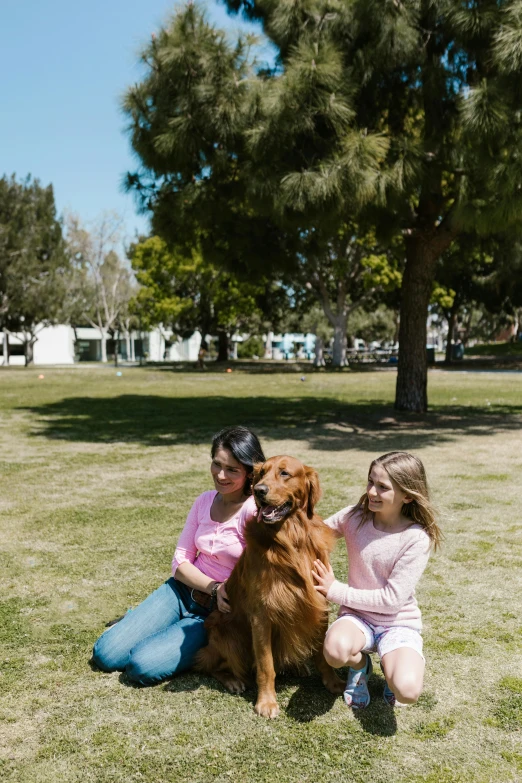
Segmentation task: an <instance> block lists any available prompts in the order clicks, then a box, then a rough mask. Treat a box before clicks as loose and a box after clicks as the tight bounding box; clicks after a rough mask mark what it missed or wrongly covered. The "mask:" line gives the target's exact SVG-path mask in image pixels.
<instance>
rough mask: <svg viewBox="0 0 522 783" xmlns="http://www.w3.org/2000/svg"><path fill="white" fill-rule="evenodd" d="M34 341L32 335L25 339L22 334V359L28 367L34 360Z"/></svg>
mask: <svg viewBox="0 0 522 783" xmlns="http://www.w3.org/2000/svg"><path fill="white" fill-rule="evenodd" d="M34 343H35V341H34V340H33V339H32V337H29V339H27V338H26V337H25V336H24V359H25V366H26V367H29V365H30V364H32V363H33V362H34Z"/></svg>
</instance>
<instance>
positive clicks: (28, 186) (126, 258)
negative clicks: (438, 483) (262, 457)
mask: <svg viewBox="0 0 522 783" xmlns="http://www.w3.org/2000/svg"><path fill="white" fill-rule="evenodd" d="M296 253H297V255H296V259H295V265H293V266H291V267H289V268H288V269H287V268H286V267H285V266H283V267H282V268H281V267H278V265H275V266H274V265H272V264H271V263H270V260H269V259H268V260H267V263H266V266H265V269H264V271H263V273H262V274H259V273H258V272H257V271H256V272H255V273H251V274H249V273H248V271H247V270H245V269H244V268H243V267H242V266H241V265H238V266H237V268H236V270H235V271H234V266H233V265H232V266H231V265H225V264H223V263H220V261H219V258H218V257H217V256H213V255H212V254H211V253H209V251H208V249H207V244H206V242H205V241H204V238H203V237H201V236H199V237H197V238H196V242H195V244H194V245H193V246H190V245H189V244H188V243H187V242H185V241H183V242H175V241H172V240H171V241H167V240H165V239H163V238H160V237H159V236H157V235H152V236H149V237H141V238H139V239H136V240H135V241H134V242H132V243H130V244H128V245H127V246H126V247H124V244H123V237H122V225H121V219H120V218H119V217H118V216H117V215H116V214H112V213H105V214H102V215H101V216H100V218H99V219H98V220H97V221H95V222H94V224H91V225H90V226H88V227H87V226H86V225H83V224H82V223H81V221H80V219H79V218H78V217H77V216H75V215H67V216H66V217H65V218H64V219H62V218H59V217H58V216H57V214H56V207H55V203H54V195H53V190H52V186H50V185H49V186H45V187H44V186H42V185H41V184H40V183H39V182H38V180H33V179H31V178H26V179H25V180H17V179H16V178H15V177H14V176H11V177H7V176H4V177H3V178H2V179H0V331H2V332H3V334H4V340H3V361H4V363H5V364H6V363H8V362H9V340H8V335H9V334H10V333H11V334H16V335H17V336H18V337H19V338H21V339H22V344H23V348H24V354H25V359H26V364H29V363H31V361H32V359H33V349H34V345H35V342H36V341H37V339H38V334H39V331H40V330H41V329H42V328H43V327H45V326H49V325H52V324H58V323H64V324H70V325H71V326H72V327H73V328H74V329H75V332H76V328H77V327H78V326H81V325H88V326H92V327H95V328H96V329H98V330H99V333H100V335H101V353H102V360H103V361H107V341H108V340H109V339H113V340H118V339H125V340H126V341H127V344H129V343H130V333H131V331H132V330H134V329H143V330H147V329H150V328H153V327H155V326H160V327H162V328H163V329H164V330H166V331H168V332H169V333H170V332H172V333H173V334H174V335H176V336H178V337H180V338H184V337H189V336H190V335H192V334H193V333H194V331H196V330H198V331H199V332H200V334H201V335H202V336H203V340H204V343H203V347H205V348H207V350H209V349H210V347H211V346H209V345H207V344H206V343H205V340H206V338H207V336H209V335H210V336H213V337H214V338H215V341H216V356H217V358H218V359H219V360H222V361H226V360H227V359H228V357H229V355H230V348H231V339H232V337H233V336H234V335H236V334H238V333H239V334H241V335H243V336H245V337H249V339H248V340H245V342H244V345H243V346H242V348H241V351H240V353H241V355H242V356H243V357H248V356H252V355H257V356H262V355H264V354H265V352H266V350H267V346H263V342H262V340H263V338H264V337H265V336H267V335H269V334H271V333H273V332H279V331H283V332H298V333H299V332H305V333H309V332H312V333H314V334H315V336H316V357H315V360H316V363H317V364H318V365H322V364H324V357H325V349H326V347H328V346H331V350H330V351H329V353H330V361H331V362H332V364H333V365H334V366H342V365H343V364H345V363H346V349H347V346H350V345H352V344H353V341H354V340H355V339H356V338H362V339H363V340H365V342H367V343H369V342H371V341H387V342H390V343H396V342H397V339H398V333H399V314H400V297H401V282H402V275H403V272H404V259H403V258H402V257H401V246H400V244H399V245H398V246H397V245H394V244H393V243H391V244H388V245H384V244H381V243H380V242H379V241H378V240H377V238H376V235H375V233H374V232H373V231H371V230H370V229H368V228H367V227H366V228H364V230H363V228H362V227H361V226H360V225H358V224H356V223H354V222H349V223H345V224H344V225H343V226H341V227H340V228H339V230H338V231H337V234H336V235H335V236H333V237H331V238H330V240H329V241H328V242H327V241H323V239H322V238H321V237H320V236H317V232H315V235H314V232H311V233H309V234H307V235H305V234H303V235H301V236H300V237H299V244H298V246H296ZM521 281H522V243H521V242H520V240H519V239H518V237H517V235H516V234H515V233H513V234H510V233H509V232H505V233H504V234H503V235H498V236H497V235H492V236H490V237H488V238H486V239H482V238H481V239H478V238H477V237H476V236H475V235H473V234H472V235H463V236H462V237H460V238H459V240H458V241H456V242H455V243H453V245H452V246H451V247H450V248H449V249H448V250H447V251H446V252H445V253H444V254H443V255H442V256H441V258H440V259H439V260H438V263H437V268H436V273H435V279H434V282H433V286H432V293H431V312H432V315H433V316H434V317H438V318H439V320H441V321H442V320H444V321H446V323H447V332H448V350H447V360H448V361H451V343H452V340H453V339H455V336H456V335H457V334H458V335H459V337H460V339H463V340H464V341H466V340H467V339H491V337H492V336H493V335H494V334H495V332H497V331H498V330H499V328H501V327H502V326H505V325H507V324H510V323H511V324H512V323H516V324H517V327H518V329H519V330H520V331H521V332H522V317H521V316H522V283H521ZM116 353H117V352H116ZM129 354H130V351H129V350H128V351H127V355H129Z"/></svg>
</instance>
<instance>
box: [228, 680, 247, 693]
mask: <svg viewBox="0 0 522 783" xmlns="http://www.w3.org/2000/svg"><path fill="white" fill-rule="evenodd" d="M223 685H224V686H225V688H226V689H227V691H229V692H230V693H243V691H244V690H245V689H246V685H245V683H244V682H242V680H238V679H237V677H227V678H226V679H224V680H223Z"/></svg>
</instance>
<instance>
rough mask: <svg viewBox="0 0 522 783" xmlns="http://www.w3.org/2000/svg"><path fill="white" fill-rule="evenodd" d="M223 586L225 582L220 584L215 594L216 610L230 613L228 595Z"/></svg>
mask: <svg viewBox="0 0 522 783" xmlns="http://www.w3.org/2000/svg"><path fill="white" fill-rule="evenodd" d="M225 585H226V580H225V582H221V584H220V585H219V587H218V589H217V592H216V598H217V608H218V609H219V611H220V612H230V604H229V603H228V595H227V590H226V587H225Z"/></svg>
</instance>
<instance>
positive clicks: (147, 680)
mask: <svg viewBox="0 0 522 783" xmlns="http://www.w3.org/2000/svg"><path fill="white" fill-rule="evenodd" d="M125 674H126V675H127V677H128V678H129V680H131V682H136V683H138V685H156V683H158V682H161V681H162V680H164V679H165V678H166V677H168V676H169V674H172V672H160V671H158V670H157V669H153V668H152V667H151V665H150V658H149V656H147V655H140V651H139V650H136V651H134V650H131V651H130V655H129V660H128V661H127V665H126V666H125Z"/></svg>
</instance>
